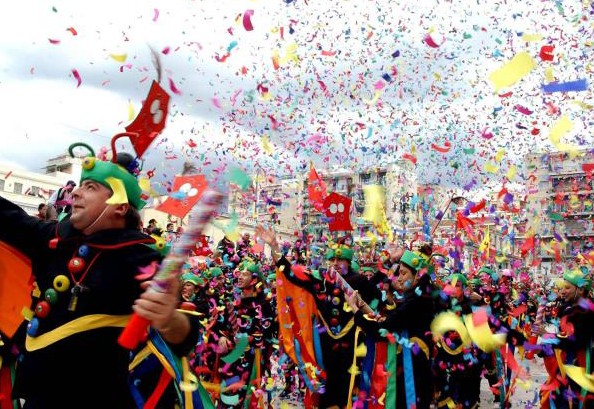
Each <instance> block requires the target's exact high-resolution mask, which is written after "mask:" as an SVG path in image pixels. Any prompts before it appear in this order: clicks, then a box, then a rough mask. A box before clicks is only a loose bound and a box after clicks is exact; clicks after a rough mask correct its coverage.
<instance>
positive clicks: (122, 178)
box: [70, 144, 146, 210]
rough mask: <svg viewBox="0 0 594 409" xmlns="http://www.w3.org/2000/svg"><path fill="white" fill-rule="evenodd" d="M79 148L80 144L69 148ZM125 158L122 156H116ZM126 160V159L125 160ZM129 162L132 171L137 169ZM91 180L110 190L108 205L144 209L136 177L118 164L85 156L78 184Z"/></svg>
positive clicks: (135, 164)
mask: <svg viewBox="0 0 594 409" xmlns="http://www.w3.org/2000/svg"><path fill="white" fill-rule="evenodd" d="M76 146H80V144H73V145H70V148H71V150H72V148H74V147H76ZM118 156H121V157H122V156H125V155H124V154H120V155H116V157H115V159H116V161H117V160H118ZM126 159H128V158H126ZM135 162H136V161H134V160H133V161H132V162H130V166H131V167H132V171H133V172H134V171H135V170H136V169H137V162H136V163H135ZM85 180H92V181H95V182H98V183H101V184H102V185H103V186H105V187H107V188H108V189H111V191H112V192H113V193H114V195H113V196H112V197H111V198H110V199H109V200H108V201H107V203H109V204H119V203H126V202H127V203H130V204H131V205H132V206H133V207H134V208H135V209H136V210H140V209H142V208H143V207H144V205H145V204H146V202H145V201H144V200H143V199H142V189H141V188H140V185H139V184H138V180H136V177H135V176H134V175H133V174H132V173H130V171H129V170H128V169H126V168H124V167H123V166H122V165H120V164H119V163H114V162H105V161H102V160H99V159H97V158H96V157H94V156H87V157H86V158H85V159H84V160H83V164H82V175H81V177H80V182H81V183H82V182H84V181H85Z"/></svg>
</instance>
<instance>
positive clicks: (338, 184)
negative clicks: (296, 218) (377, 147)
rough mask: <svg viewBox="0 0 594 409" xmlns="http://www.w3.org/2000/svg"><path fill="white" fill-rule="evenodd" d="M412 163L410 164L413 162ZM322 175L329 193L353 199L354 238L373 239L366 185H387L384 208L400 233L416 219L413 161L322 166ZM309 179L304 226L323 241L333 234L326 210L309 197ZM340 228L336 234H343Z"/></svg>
mask: <svg viewBox="0 0 594 409" xmlns="http://www.w3.org/2000/svg"><path fill="white" fill-rule="evenodd" d="M409 165H410V166H409ZM318 175H319V176H320V178H321V179H322V180H323V181H324V183H325V184H326V186H327V189H328V192H327V193H331V192H334V193H337V194H339V195H342V196H346V197H347V198H349V199H351V201H352V203H351V208H350V220H351V224H352V225H353V229H354V230H353V232H352V233H351V232H349V234H352V236H353V238H354V239H355V240H356V241H363V242H365V241H368V240H370V238H369V236H368V233H369V232H373V229H374V227H373V225H372V223H370V222H368V221H366V220H363V218H362V217H363V212H364V210H365V190H364V188H365V186H370V185H379V186H382V187H384V195H385V199H384V203H383V206H384V211H385V213H386V218H387V220H388V224H389V225H390V227H391V228H392V229H393V230H394V232H395V233H396V237H398V235H400V236H402V235H403V234H404V235H406V231H407V227H408V226H410V225H412V224H413V223H414V222H415V221H416V213H415V211H416V208H415V204H414V203H413V197H414V196H415V195H416V189H417V181H416V180H417V179H416V173H415V169H414V168H413V167H412V164H409V163H408V162H406V161H399V162H395V163H393V164H390V165H388V166H386V167H381V168H368V169H363V170H359V171H352V170H349V169H344V168H340V167H334V168H332V169H320V170H318ZM307 187H308V179H307V176H305V177H304V178H303V182H302V189H301V203H302V209H303V212H302V215H301V227H302V229H303V232H304V234H308V235H309V236H310V237H311V238H312V239H313V240H314V241H316V242H317V241H321V240H322V239H323V238H324V236H325V235H327V234H329V230H328V220H327V217H326V215H325V214H323V213H321V212H318V211H316V210H315V209H313V207H312V206H311V204H310V203H309V199H308V190H307ZM342 234H345V233H344V232H337V233H335V234H334V235H336V236H337V235H342Z"/></svg>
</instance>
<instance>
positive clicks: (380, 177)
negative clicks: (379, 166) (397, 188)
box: [377, 172, 386, 186]
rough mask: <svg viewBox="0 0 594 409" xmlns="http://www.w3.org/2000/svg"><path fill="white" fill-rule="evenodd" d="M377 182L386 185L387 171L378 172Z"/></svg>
mask: <svg viewBox="0 0 594 409" xmlns="http://www.w3.org/2000/svg"><path fill="white" fill-rule="evenodd" d="M377 183H378V184H380V185H382V186H386V172H380V173H378V174H377Z"/></svg>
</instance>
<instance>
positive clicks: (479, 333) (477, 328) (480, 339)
mask: <svg viewBox="0 0 594 409" xmlns="http://www.w3.org/2000/svg"><path fill="white" fill-rule="evenodd" d="M475 316H476V317H475ZM486 317H487V312H486V311H485V309H483V308H481V309H479V310H477V311H476V312H474V314H468V315H465V316H464V323H465V324H466V329H467V330H468V335H469V336H470V338H471V339H472V341H473V342H474V344H475V345H476V346H477V347H479V348H480V349H481V350H483V351H485V352H492V351H494V350H496V349H498V348H499V347H501V346H502V345H503V344H505V339H506V337H507V336H506V334H493V333H492V332H491V328H490V327H489V322H488V319H486ZM475 318H476V319H477V320H478V321H480V324H478V325H475V324H474V321H475Z"/></svg>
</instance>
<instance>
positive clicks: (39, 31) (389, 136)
mask: <svg viewBox="0 0 594 409" xmlns="http://www.w3.org/2000/svg"><path fill="white" fill-rule="evenodd" d="M593 27H594V6H593V5H592V2H591V1H578V0H572V1H563V2H553V1H548V0H522V1H512V0H507V1H482V0H474V1H470V0H452V1H444V0H442V1H408V0H406V1H394V0H378V1H354V0H340V1H330V0H324V1H314V0H308V1H305V0H296V1H290V0H267V1H264V0H254V1H241V0H218V1H210V0H208V1H188V0H167V1H156V0H155V1H117V2H116V1H111V0H104V1H101V2H88V1H74V0H73V1H66V0H65V1H59V0H54V1H45V0H22V1H18V2H12V3H11V4H10V5H9V6H5V7H4V8H3V13H2V15H1V16H0V34H1V36H0V104H1V108H2V112H3V116H2V118H3V128H4V129H3V138H2V142H3V143H2V149H0V162H1V163H4V164H9V165H10V166H14V167H24V168H27V169H31V170H39V169H40V168H41V167H42V166H43V165H44V163H45V161H46V160H47V159H48V158H50V157H52V156H55V155H58V154H61V153H62V152H64V151H65V149H66V148H67V147H68V145H69V144H70V143H73V142H77V141H83V142H87V143H88V144H90V145H92V146H93V147H95V148H99V147H101V146H106V145H108V144H109V142H110V138H111V136H112V135H114V134H115V133H118V132H121V131H123V130H124V127H125V126H126V125H127V124H128V123H129V122H130V118H131V117H133V115H135V114H136V113H138V111H139V110H140V107H141V105H142V100H143V99H144V98H145V96H146V94H147V93H148V89H149V87H150V83H151V81H152V80H153V79H156V78H157V73H156V70H155V68H154V67H153V64H152V63H151V52H150V48H149V47H152V48H153V49H154V50H156V51H157V52H158V54H159V56H160V61H161V65H162V78H161V84H162V86H163V87H164V88H165V89H166V90H167V91H168V92H169V94H170V95H171V97H172V98H171V104H170V116H169V118H168V124H167V128H166V129H165V131H164V132H163V134H162V135H161V137H160V139H159V140H158V141H157V142H156V143H155V145H154V146H152V147H151V149H150V152H149V153H148V154H147V165H146V166H145V168H146V169H148V168H155V169H156V172H157V173H158V174H159V176H160V178H161V180H167V179H168V178H170V177H171V176H172V175H174V174H175V173H178V172H179V170H180V166H181V165H180V163H181V162H182V161H183V160H191V161H193V162H195V163H196V164H197V166H198V168H199V169H200V170H202V171H204V172H205V173H206V174H207V175H210V178H211V179H218V180H219V181H220V180H224V179H225V177H226V175H227V174H228V172H227V170H228V169H229V167H230V166H233V167H235V166H239V167H241V168H243V169H245V170H246V171H252V170H253V169H256V168H257V169H262V170H263V171H264V172H266V173H267V174H269V175H291V174H295V173H296V172H299V171H302V170H303V169H305V168H306V167H307V165H308V164H309V161H310V160H311V161H314V163H315V164H316V166H317V167H319V168H327V167H331V166H342V167H349V168H356V169H361V168H373V167H376V166H380V165H383V164H387V163H389V162H391V161H394V160H398V159H404V160H410V161H416V163H417V170H418V173H419V177H420V178H421V180H422V181H425V182H433V183H442V184H453V185H456V186H459V187H466V188H468V189H470V188H472V187H473V186H480V185H482V184H484V183H486V182H488V181H500V180H503V179H504V178H506V177H507V178H508V179H511V180H513V181H515V182H521V179H522V177H523V176H526V175H527V170H526V169H523V168H522V166H521V165H522V157H523V155H525V154H526V153H528V152H533V151H537V150H538V151H541V150H542V151H547V150H554V149H555V146H554V145H555V143H553V142H555V141H554V140H551V135H550V130H551V128H554V127H555V124H556V123H558V121H559V120H561V119H563V118H566V119H569V120H570V123H571V126H570V128H569V129H568V130H566V132H565V133H563V134H562V135H561V137H562V139H561V142H562V144H564V145H561V146H565V147H567V146H575V147H587V148H592V145H593V140H594V137H593V133H592V125H594V111H593V110H592V105H594V97H593V96H592V85H591V84H592V82H593V79H594V62H593V61H594V58H593V55H594V54H593V52H594V40H593V38H594V28H593ZM546 46H553V47H554V48H553V49H552V50H551V49H548V51H547V49H546ZM543 47H545V48H543ZM543 52H544V54H545V56H544V57H543V56H542V53H543ZM521 53H527V54H528V55H529V56H530V58H531V59H532V60H533V61H534V67H533V69H532V70H530V72H528V73H527V74H526V75H522V76H521V77H520V78H519V79H518V80H517V81H516V82H515V83H513V84H510V85H508V86H506V87H503V88H501V89H496V88H495V86H494V84H493V83H492V82H491V81H489V76H490V74H491V73H493V72H494V71H495V70H498V69H500V68H501V67H506V66H508V67H509V65H508V63H509V62H510V61H511V60H512V59H513V58H514V56H516V55H518V54H521ZM546 54H551V55H552V58H553V60H552V61H549V60H548V59H547V58H546ZM511 71H512V74H513V72H514V70H513V69H512V70H511ZM77 77H78V78H77ZM79 79H80V84H79ZM577 80H586V88H587V89H586V90H582V91H579V92H564V93H562V92H555V93H545V92H544V91H543V84H547V83H550V82H551V81H556V82H560V83H564V82H570V81H577ZM582 88H583V87H582ZM557 146H560V145H559V141H557Z"/></svg>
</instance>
